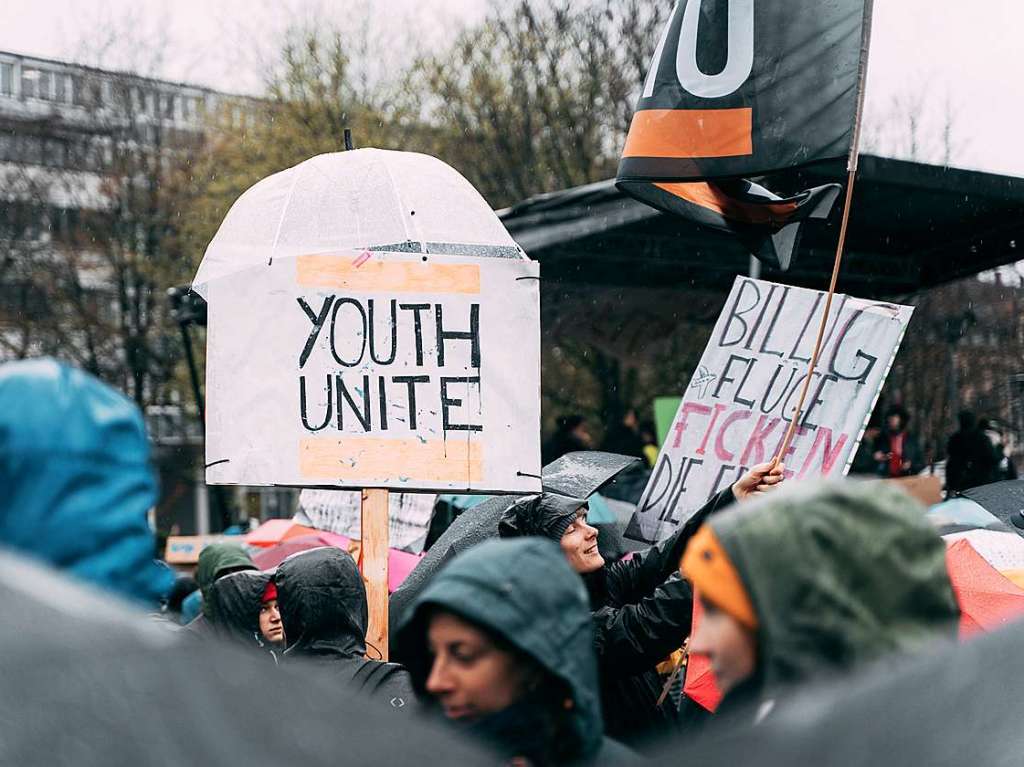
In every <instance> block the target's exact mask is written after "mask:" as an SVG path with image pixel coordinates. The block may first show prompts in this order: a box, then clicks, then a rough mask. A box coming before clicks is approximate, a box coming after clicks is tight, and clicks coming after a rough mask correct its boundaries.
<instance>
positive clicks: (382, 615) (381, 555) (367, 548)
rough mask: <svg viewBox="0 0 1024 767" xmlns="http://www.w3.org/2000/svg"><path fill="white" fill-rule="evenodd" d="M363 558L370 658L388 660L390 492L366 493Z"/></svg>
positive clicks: (361, 513)
mask: <svg viewBox="0 0 1024 767" xmlns="http://www.w3.org/2000/svg"><path fill="white" fill-rule="evenodd" d="M359 531H360V532H359V537H360V547H359V551H360V557H359V561H360V562H361V563H362V572H363V583H365V584H366V602H367V605H368V607H369V612H370V625H369V628H368V629H367V631H366V650H367V655H368V657H370V658H373V659H374V660H376V659H377V653H375V652H374V650H375V649H376V650H379V651H380V655H381V658H380V660H387V659H388V491H387V490H376V489H365V490H363V493H362V501H361V503H360V507H359Z"/></svg>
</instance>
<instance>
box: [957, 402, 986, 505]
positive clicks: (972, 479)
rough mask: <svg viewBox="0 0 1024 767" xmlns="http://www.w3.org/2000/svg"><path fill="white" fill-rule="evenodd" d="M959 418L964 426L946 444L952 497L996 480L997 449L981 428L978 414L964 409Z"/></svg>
mask: <svg viewBox="0 0 1024 767" xmlns="http://www.w3.org/2000/svg"><path fill="white" fill-rule="evenodd" d="M957 419H958V420H959V422H960V428H959V430H958V431H956V432H955V433H954V434H953V436H951V437H950V438H949V441H948V442H947V443H946V493H947V494H948V495H949V496H950V497H952V496H954V495H956V494H957V493H959V492H960V491H962V490H967V489H968V488H971V487H978V486H979V485H987V484H988V483H990V482H995V481H996V460H997V456H996V452H995V451H994V450H993V449H992V443H991V442H990V441H989V438H988V437H987V436H986V434H985V432H984V431H982V430H981V429H980V428H978V423H977V421H976V420H975V418H974V413H972V412H970V411H969V410H963V411H961V412H960V414H959V415H958V416H957Z"/></svg>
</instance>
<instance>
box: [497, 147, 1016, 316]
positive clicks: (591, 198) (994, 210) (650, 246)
mask: <svg viewBox="0 0 1024 767" xmlns="http://www.w3.org/2000/svg"><path fill="white" fill-rule="evenodd" d="M844 178H845V164H844V163H837V164H835V165H824V166H817V167H814V168H804V169H800V170H795V171H793V172H791V173H790V174H789V175H788V176H786V177H785V178H784V180H783V183H784V185H785V188H777V189H773V191H776V192H777V193H779V194H784V193H790V192H795V191H799V190H800V189H805V188H808V187H810V186H814V185H817V184H822V183H826V182H829V181H841V180H843V179H844ZM841 202H842V201H841V199H840V201H839V202H837V204H836V206H835V209H834V210H833V212H832V216H831V217H830V218H829V219H828V221H826V222H816V221H811V222H809V223H808V224H807V225H806V228H805V230H804V235H803V239H802V242H801V244H800V250H799V252H798V254H797V257H796V259H795V261H794V266H793V267H792V268H791V269H790V271H789V272H787V273H780V272H775V271H773V270H771V269H764V270H763V271H762V273H761V276H762V277H764V278H765V279H769V280H773V281H776V282H784V283H789V284H793V285H802V286H807V287H813V288H818V289H825V288H826V287H827V286H828V280H829V275H830V274H831V271H832V259H833V257H834V254H835V246H836V241H837V239H838V233H839V221H840V214H841V207H842V206H841ZM1022 213H1024V178H1017V177H1011V176H1000V175H996V174H991V173H982V172H979V171H972V170H962V169H956V168H944V167H940V166H934V165H924V164H920V163H914V162H905V161H901V160H892V159H885V158H881V157H874V156H870V155H866V156H862V157H861V160H860V169H859V171H858V176H857V182H856V186H855V188H854V200H853V210H852V214H851V217H850V230H849V233H848V239H847V243H848V247H847V252H846V256H845V257H844V261H843V270H842V274H841V277H840V280H839V290H840V291H841V292H846V293H851V294H854V295H857V296H861V297H864V298H883V297H884V298H892V297H898V296H901V295H906V294H910V293H914V292H916V291H919V290H922V289H925V288H929V287H932V286H935V285H939V284H941V283H944V282H949V281H951V280H955V279H957V278H960V277H964V276H967V275H970V274H975V273H977V272H981V271H984V270H986V269H990V268H992V267H995V266H999V265H1001V264H1006V263H1012V262H1014V261H1017V260H1021V259H1024V215H1022ZM499 216H500V217H501V219H502V221H503V223H504V224H505V226H506V227H507V228H508V230H509V231H510V232H511V233H512V236H513V237H514V238H515V239H516V241H517V242H518V243H519V244H520V245H521V246H522V247H523V249H524V250H526V252H527V253H528V254H529V255H530V257H531V258H535V259H537V260H538V261H540V262H541V265H542V272H541V273H542V275H543V276H544V279H545V281H546V282H547V281H552V280H555V281H558V282H561V283H577V284H594V285H618V286H623V287H625V286H638V287H640V286H643V287H658V288H672V287H684V286H692V287H700V288H704V289H711V290H722V291H725V290H727V289H728V286H729V285H730V284H731V283H732V280H733V278H734V277H735V276H736V275H737V274H746V273H747V272H748V269H749V260H750V259H749V256H748V253H747V251H746V250H745V249H744V248H743V247H742V246H741V245H740V244H739V242H738V241H736V240H734V239H732V238H731V237H730V236H729V235H725V234H722V233H719V232H716V231H713V230H710V229H705V228H702V227H699V226H697V225H695V224H692V223H690V222H688V221H685V220H683V219H680V218H677V217H673V216H669V215H666V214H664V213H660V212H659V211H657V210H654V209H653V208H650V207H648V206H646V205H643V204H642V203H639V202H636V201H635V200H633V199H631V198H629V197H627V196H626V195H624V194H622V193H621V192H619V191H618V190H617V189H616V188H615V185H614V183H613V181H611V180H608V181H600V182H597V183H594V184H587V185H585V186H580V187H575V188H573V189H567V190H564V191H560V192H551V193H548V194H542V195H537V196H535V197H531V198H529V199H527V200H524V201H523V202H521V203H519V204H517V205H514V206H513V207H511V208H507V209H505V210H503V211H499Z"/></svg>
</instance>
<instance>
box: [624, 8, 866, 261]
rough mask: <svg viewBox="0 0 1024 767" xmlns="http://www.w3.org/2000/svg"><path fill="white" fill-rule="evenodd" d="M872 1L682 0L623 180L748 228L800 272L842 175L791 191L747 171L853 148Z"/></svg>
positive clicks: (744, 235) (658, 201) (703, 217)
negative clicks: (782, 192)
mask: <svg viewBox="0 0 1024 767" xmlns="http://www.w3.org/2000/svg"><path fill="white" fill-rule="evenodd" d="M870 18H871V0H829V2H822V0H784V1H780V0H679V2H678V3H677V4H676V7H675V9H674V10H673V12H672V16H671V18H670V19H669V22H668V25H667V26H666V27H665V30H664V31H663V33H662V36H661V39H660V41H659V42H658V45H657V48H656V49H655V52H654V58H653V61H652V64H651V69H650V72H649V73H648V75H647V80H646V82H645V83H644V89H643V92H642V94H641V96H640V101H639V104H638V105H637V109H636V112H635V113H634V115H633V120H632V123H631V124H630V129H629V134H628V136H627V138H626V145H625V148H624V150H623V153H622V159H621V161H620V162H619V172H618V179H617V185H618V187H619V188H620V189H621V190H622V191H624V192H625V193H626V194H629V195H631V196H632V197H635V198H636V199H638V200H640V201H641V202H644V203H647V204H648V205H651V206H653V207H655V208H658V209H659V210H663V211H666V212H668V213H673V214H677V215H680V216H683V217H684V218H687V219H690V220H692V221H694V222H696V223H699V224H702V225H704V226H710V227H712V228H715V229H719V230H721V231H725V232H730V233H732V234H735V235H737V236H738V237H739V238H740V239H741V240H742V241H743V242H744V244H745V245H746V246H747V247H748V248H749V249H750V251H751V253H753V254H754V255H755V256H757V257H758V258H759V259H761V260H762V261H764V262H765V263H767V264H769V265H771V266H774V267H776V268H781V269H786V268H788V267H789V264H790V262H791V259H792V255H793V253H794V251H795V249H796V246H797V242H798V236H799V226H800V222H802V221H804V220H806V219H807V218H825V217H827V216H828V214H829V211H830V210H831V209H832V205H833V203H834V202H835V200H836V198H837V196H838V194H839V191H840V186H839V185H838V184H828V185H825V186H820V187H815V188H813V189H808V190H805V191H802V192H800V193H799V194H796V195H793V196H790V197H780V196H778V195H775V194H773V193H772V192H771V191H769V190H768V189H767V188H765V187H764V186H760V185H758V184H755V183H753V182H751V181H748V180H747V177H752V176H770V174H772V173H773V172H776V171H781V170H785V169H788V168H794V167H798V166H803V165H809V164H812V163H816V162H821V161H824V160H833V159H835V158H840V157H844V156H847V155H851V153H852V152H855V151H856V147H855V135H856V130H855V126H856V124H857V121H858V119H859V103H860V97H861V91H862V85H863V75H864V71H865V67H866V63H867V39H868V31H869V28H870Z"/></svg>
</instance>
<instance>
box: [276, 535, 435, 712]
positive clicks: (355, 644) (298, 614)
mask: <svg viewBox="0 0 1024 767" xmlns="http://www.w3.org/2000/svg"><path fill="white" fill-rule="evenodd" d="M274 582H275V583H276V584H277V605H278V609H279V610H280V611H281V623H282V624H283V625H284V633H285V638H286V639H287V641H288V648H287V650H285V657H286V658H288V659H293V658H304V659H306V660H309V661H315V662H317V663H320V664H322V665H323V666H325V667H330V669H331V670H332V671H333V672H334V673H336V674H337V675H338V677H339V679H340V680H341V681H342V682H343V684H344V685H345V686H346V687H349V688H351V689H353V690H356V691H357V692H359V693H361V694H363V695H366V696H369V697H371V698H373V699H376V700H381V701H383V702H384V703H386V704H388V705H391V706H392V707H393V708H396V709H411V708H413V704H414V701H415V698H414V697H413V694H412V685H411V683H410V681H409V674H408V672H407V671H406V670H405V669H404V668H403V667H402V666H400V665H398V664H397V663H385V662H382V661H377V660H367V659H366V658H364V657H363V656H364V655H365V654H366V629H367V626H368V624H369V617H368V613H367V606H366V589H365V587H364V586H363V579H362V577H361V576H360V574H359V569H358V568H357V567H356V563H355V561H354V560H353V559H352V557H351V556H349V554H348V553H347V552H345V551H342V550H341V549H338V548H334V547H331V546H325V547H323V548H319V549H311V550H309V551H302V552H299V553H298V554H292V555H291V556H290V557H288V558H287V559H285V560H284V561H283V562H282V563H281V564H280V565H279V566H278V568H277V573H276V574H275V576H274Z"/></svg>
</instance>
